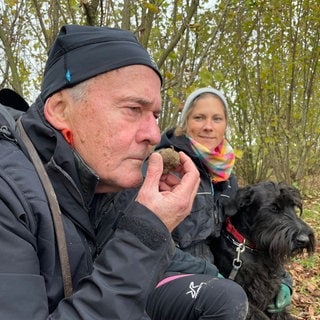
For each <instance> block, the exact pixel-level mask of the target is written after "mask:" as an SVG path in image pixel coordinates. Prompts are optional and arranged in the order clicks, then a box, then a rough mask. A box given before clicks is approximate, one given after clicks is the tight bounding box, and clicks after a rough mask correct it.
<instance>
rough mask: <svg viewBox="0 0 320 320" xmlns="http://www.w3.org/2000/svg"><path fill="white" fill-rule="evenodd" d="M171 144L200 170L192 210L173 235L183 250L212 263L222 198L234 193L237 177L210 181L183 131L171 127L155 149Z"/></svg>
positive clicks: (218, 232) (219, 224)
mask: <svg viewBox="0 0 320 320" xmlns="http://www.w3.org/2000/svg"><path fill="white" fill-rule="evenodd" d="M170 147H173V148H174V149H175V150H176V151H183V152H184V153H186V154H187V155H188V156H189V157H191V159H192V160H193V162H194V163H195V165H196V166H197V168H198V170H199V172H200V180H201V181H200V186H199V189H198V192H197V195H196V198H195V200H194V203H193V207H192V211H191V214H190V215H189V216H188V217H187V218H186V219H185V220H184V221H183V222H182V223H180V225H179V226H178V227H177V228H176V229H175V230H174V231H173V233H172V236H173V239H174V241H175V243H176V245H177V246H178V247H180V248H181V249H182V250H184V251H187V252H190V253H191V254H193V255H195V256H197V257H204V258H206V259H207V260H208V261H210V262H212V263H213V262H214V261H213V255H212V253H211V250H210V242H211V241H212V240H213V239H214V238H215V237H219V236H220V232H221V227H222V224H223V222H224V221H225V213H224V210H223V206H222V205H223V201H226V200H228V199H229V198H230V197H231V196H233V195H234V194H235V193H236V191H237V188H238V185H237V180H236V178H235V176H234V175H233V174H232V175H231V176H230V178H229V180H227V181H224V182H220V183H217V184H213V183H212V181H211V179H210V176H209V174H208V171H207V170H206V168H205V166H204V165H203V164H202V162H201V161H200V159H199V158H198V157H197V156H196V155H195V153H194V152H193V150H192V148H191V146H190V142H189V139H188V138H186V137H185V136H184V135H182V136H176V135H175V134H174V129H169V130H168V131H166V132H164V133H163V134H162V137H161V142H160V144H159V145H158V146H157V147H156V150H158V149H162V148H170Z"/></svg>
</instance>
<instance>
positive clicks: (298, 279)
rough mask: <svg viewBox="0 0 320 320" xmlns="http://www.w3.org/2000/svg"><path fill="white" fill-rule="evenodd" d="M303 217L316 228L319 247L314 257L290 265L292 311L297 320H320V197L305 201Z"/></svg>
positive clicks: (306, 257)
mask: <svg viewBox="0 0 320 320" xmlns="http://www.w3.org/2000/svg"><path fill="white" fill-rule="evenodd" d="M302 217H303V218H304V220H305V221H306V222H307V223H309V224H310V225H311V226H312V227H313V228H314V231H315V233H316V238H317V247H316V252H315V254H314V255H313V256H312V257H308V256H307V255H304V256H302V257H298V258H296V259H294V261H293V262H292V263H290V264H289V265H288V270H289V271H290V273H291V274H292V276H293V279H294V293H293V295H292V306H291V310H292V313H293V314H294V315H295V316H296V319H299V320H300V319H303V320H317V319H319V320H320V197H315V198H306V199H305V200H304V213H303V216H302Z"/></svg>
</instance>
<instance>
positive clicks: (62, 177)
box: [0, 100, 174, 320]
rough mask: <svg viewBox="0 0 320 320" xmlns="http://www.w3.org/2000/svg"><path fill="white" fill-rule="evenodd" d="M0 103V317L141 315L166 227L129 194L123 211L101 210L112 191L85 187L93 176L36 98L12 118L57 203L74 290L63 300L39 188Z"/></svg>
mask: <svg viewBox="0 0 320 320" xmlns="http://www.w3.org/2000/svg"><path fill="white" fill-rule="evenodd" d="M3 110H5V109H4V107H3V106H0V257H1V263H0V306H1V307H0V319H8V320H9V319H10V320H18V319H23V320H26V319H27V320H40V319H41V320H43V319H68V320H75V319H95V320H99V319H121V320H124V319H128V320H129V319H130V320H134V319H137V320H141V319H148V317H147V315H146V314H145V312H144V308H145V303H146V298H147V296H148V292H149V291H150V290H152V289H153V288H154V286H155V284H156V283H157V281H158V280H159V278H160V276H161V274H162V273H163V272H164V271H165V269H166V268H167V266H168V264H169V262H170V260H171V257H172V255H173V253H174V245H173V242H172V239H171V237H170V234H169V232H168V230H167V229H166V227H165V226H164V225H163V223H162V222H161V221H160V220H159V219H158V218H157V217H156V216H155V215H154V214H153V213H152V212H150V211H149V210H148V209H147V208H146V207H144V206H142V205H140V204H139V203H137V202H134V201H133V202H131V203H130V205H129V206H128V208H127V209H126V211H125V212H122V213H119V212H118V214H117V215H114V216H112V215H109V213H110V212H112V210H111V209H110V208H112V203H113V196H114V195H108V194H95V188H96V185H97V183H98V177H97V176H96V175H95V174H94V172H92V171H91V169H90V168H88V167H87V166H86V165H85V164H84V163H83V162H82V160H81V159H80V158H79V157H78V156H77V154H76V153H75V152H74V151H73V150H72V149H71V148H70V146H69V145H68V144H67V143H66V142H65V140H64V138H63V137H62V136H61V134H60V133H59V132H57V131H56V130H54V129H53V128H52V127H51V126H50V125H49V124H48V123H47V122H46V121H45V119H44V117H43V107H42V102H41V101H39V100H38V101H37V102H36V104H35V105H34V106H32V107H31V108H30V109H29V110H28V111H27V112H26V113H25V114H24V115H23V116H22V124H23V126H24V128H25V130H26V132H27V133H28V135H29V137H30V139H31V140H32V142H33V144H34V146H35V147H36V149H37V151H38V153H39V155H40V157H41V159H42V161H43V163H44V165H45V168H46V170H47V172H48V175H49V177H50V180H51V182H52V184H53V186H54V189H55V193H56V195H57V198H58V201H59V204H60V208H61V211H62V218H63V223H64V228H65V233H66V241H67V247H68V248H67V249H68V254H69V259H70V265H71V271H72V282H73V287H74V291H75V293H74V294H73V295H72V296H71V297H70V298H66V299H64V297H63V284H62V278H61V272H60V262H59V256H58V251H57V245H56V240H55V232H54V228H53V223H52V218H51V213H50V210H49V207H48V204H47V199H46V195H45V193H44V190H43V188H42V185H41V183H40V181H39V177H38V176H37V173H36V171H35V169H34V167H33V165H32V163H31V162H30V160H29V159H28V157H27V156H26V153H25V150H24V147H23V145H22V144H21V143H19V136H18V135H15V130H14V128H12V124H14V122H13V121H12V118H11V128H10V125H9V123H8V122H7V120H8V119H9V117H8V116H6V117H3V114H6V115H7V111H3ZM1 111H2V112H1ZM9 120H10V119H9ZM141 261H143V263H141Z"/></svg>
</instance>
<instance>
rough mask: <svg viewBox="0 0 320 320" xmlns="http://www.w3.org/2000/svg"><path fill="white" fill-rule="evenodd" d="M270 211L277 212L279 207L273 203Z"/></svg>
mask: <svg viewBox="0 0 320 320" xmlns="http://www.w3.org/2000/svg"><path fill="white" fill-rule="evenodd" d="M271 211H272V212H273V213H278V212H279V208H278V207H277V206H276V205H273V206H272V207H271Z"/></svg>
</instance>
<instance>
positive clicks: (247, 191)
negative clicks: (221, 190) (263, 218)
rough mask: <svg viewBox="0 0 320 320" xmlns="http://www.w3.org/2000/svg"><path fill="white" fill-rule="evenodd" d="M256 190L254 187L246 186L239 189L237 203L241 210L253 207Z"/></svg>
mask: <svg viewBox="0 0 320 320" xmlns="http://www.w3.org/2000/svg"><path fill="white" fill-rule="evenodd" d="M253 196H254V190H253V188H252V186H245V187H243V188H240V189H238V191H237V195H236V198H237V199H236V201H237V203H238V207H239V209H242V208H245V207H248V206H250V205H252V203H253V201H254V197H253Z"/></svg>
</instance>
